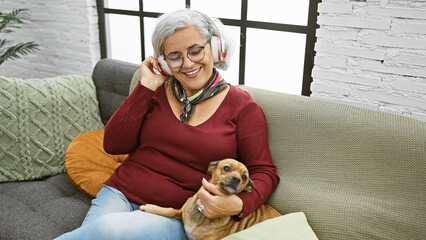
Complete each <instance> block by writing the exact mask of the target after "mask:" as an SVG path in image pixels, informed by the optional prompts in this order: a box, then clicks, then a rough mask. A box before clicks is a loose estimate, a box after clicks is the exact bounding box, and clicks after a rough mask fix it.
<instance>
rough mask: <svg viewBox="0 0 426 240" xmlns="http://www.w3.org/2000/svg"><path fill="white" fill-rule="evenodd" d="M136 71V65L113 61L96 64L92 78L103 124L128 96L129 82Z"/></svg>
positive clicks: (103, 60)
mask: <svg viewBox="0 0 426 240" xmlns="http://www.w3.org/2000/svg"><path fill="white" fill-rule="evenodd" d="M137 69H138V65H137V64H134V63H128V62H123V61H119V60H115V59H102V60H100V61H99V62H98V63H97V64H96V66H95V68H94V69H93V74H92V78H93V81H94V83H95V86H96V95H97V97H98V100H99V109H100V111H101V119H102V122H103V123H104V124H106V123H107V122H108V120H109V118H110V117H111V116H112V115H113V114H114V113H115V111H117V109H118V107H120V105H121V103H122V102H123V101H124V99H125V98H126V97H127V96H128V95H129V85H130V81H131V79H132V77H133V74H134V73H135V71H136V70H137Z"/></svg>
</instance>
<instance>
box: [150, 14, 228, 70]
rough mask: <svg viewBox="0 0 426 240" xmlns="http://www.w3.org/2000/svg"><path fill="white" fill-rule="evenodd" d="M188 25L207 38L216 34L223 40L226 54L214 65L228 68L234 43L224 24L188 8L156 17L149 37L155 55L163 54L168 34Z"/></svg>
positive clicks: (224, 68)
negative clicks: (222, 59) (223, 58)
mask: <svg viewBox="0 0 426 240" xmlns="http://www.w3.org/2000/svg"><path fill="white" fill-rule="evenodd" d="M212 20H213V21H215V23H213V22H212ZM190 25H192V26H195V27H196V28H198V30H199V31H200V33H201V34H202V35H203V36H205V37H206V38H207V39H210V38H211V37H212V36H217V37H220V38H222V39H224V40H225V44H226V46H225V47H226V50H227V56H226V58H225V60H224V61H223V62H215V63H214V66H215V67H217V68H219V69H223V70H226V69H228V67H229V64H230V62H231V57H232V54H233V53H234V45H235V43H234V41H233V39H232V38H231V37H230V36H229V34H228V33H226V31H225V30H224V25H223V24H222V22H221V21H220V20H218V19H213V18H210V17H208V16H207V15H205V14H204V13H201V12H198V11H194V10H190V9H184V10H179V11H175V12H170V13H165V14H163V15H161V16H160V17H159V18H158V19H157V24H156V26H155V28H154V32H153V34H152V38H151V41H152V46H153V48H154V55H155V57H158V56H161V55H163V54H164V42H165V41H166V39H167V38H168V37H169V36H171V35H172V34H173V33H175V32H176V31H177V30H179V29H181V28H184V27H186V26H190ZM218 28H219V29H218Z"/></svg>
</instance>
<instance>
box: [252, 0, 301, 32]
mask: <svg viewBox="0 0 426 240" xmlns="http://www.w3.org/2000/svg"><path fill="white" fill-rule="evenodd" d="M247 7H248V9H247V19H248V20H254V21H262V22H275V23H284V24H293V25H301V26H307V24H308V13H309V0H297V1H295V0H280V1H277V0H262V1H249V2H248V5H247Z"/></svg>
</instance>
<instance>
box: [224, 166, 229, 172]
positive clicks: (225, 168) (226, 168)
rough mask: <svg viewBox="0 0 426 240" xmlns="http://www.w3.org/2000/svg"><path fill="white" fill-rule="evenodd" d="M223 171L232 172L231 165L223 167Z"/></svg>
mask: <svg viewBox="0 0 426 240" xmlns="http://www.w3.org/2000/svg"><path fill="white" fill-rule="evenodd" d="M223 171H224V172H230V171H231V168H230V167H229V166H225V167H223Z"/></svg>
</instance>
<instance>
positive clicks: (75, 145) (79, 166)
mask: <svg viewBox="0 0 426 240" xmlns="http://www.w3.org/2000/svg"><path fill="white" fill-rule="evenodd" d="M103 140H104V130H94V131H89V132H86V133H83V134H81V135H80V136H78V137H76V138H75V139H74V140H73V141H72V142H71V144H70V146H69V147H68V149H67V151H66V153H65V168H66V171H67V174H68V177H69V178H70V179H71V182H72V183H74V184H75V185H76V186H77V187H78V188H79V189H80V190H82V191H83V192H84V193H86V194H89V195H90V196H92V197H95V196H96V194H98V192H99V191H100V190H101V188H102V185H103V183H104V182H105V181H106V180H108V178H109V177H110V176H111V175H112V174H113V173H114V170H115V169H116V168H117V167H118V166H119V165H120V164H121V162H122V161H124V159H125V158H126V157H127V154H123V155H111V154H108V153H106V152H105V150H104V147H103Z"/></svg>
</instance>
